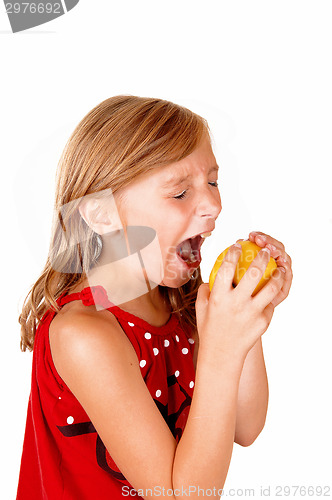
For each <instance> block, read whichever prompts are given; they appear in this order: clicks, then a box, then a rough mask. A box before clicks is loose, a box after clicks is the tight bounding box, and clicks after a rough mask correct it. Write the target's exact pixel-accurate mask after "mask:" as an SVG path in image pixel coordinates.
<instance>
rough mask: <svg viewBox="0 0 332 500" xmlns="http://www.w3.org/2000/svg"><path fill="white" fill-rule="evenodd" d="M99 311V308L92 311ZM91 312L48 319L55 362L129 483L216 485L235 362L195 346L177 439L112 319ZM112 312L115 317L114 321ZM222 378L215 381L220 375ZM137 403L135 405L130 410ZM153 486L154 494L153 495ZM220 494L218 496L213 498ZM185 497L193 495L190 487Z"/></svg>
mask: <svg viewBox="0 0 332 500" xmlns="http://www.w3.org/2000/svg"><path fill="white" fill-rule="evenodd" d="M95 314H96V315H98V314H99V313H95ZM111 319H112V323H113V324H110V321H109V320H107V321H106V320H105V319H102V318H101V316H99V317H98V316H94V317H92V315H91V314H75V315H74V314H73V315H72V316H71V319H70V320H68V319H67V321H66V322H64V320H63V319H60V318H59V321H58V322H57V323H56V322H55V320H53V322H52V323H51V326H50V343H51V351H52V357H53V361H54V364H55V366H56V369H57V371H58V372H59V374H60V376H61V377H62V378H63V380H64V381H65V383H66V384H67V385H68V387H69V388H70V389H71V391H72V392H73V394H75V396H76V397H77V399H78V400H79V402H80V403H81V404H82V406H83V408H84V409H85V411H86V412H87V414H88V415H89V417H90V419H91V421H92V422H93V424H94V426H95V428H96V430H97V432H98V434H99V436H100V437H101V439H102V441H103V443H104V444H105V446H106V448H107V450H108V452H109V453H110V455H111V456H112V458H113V459H114V461H115V463H116V464H117V466H118V467H119V469H120V470H121V472H122V473H123V474H124V476H125V477H126V479H127V480H128V481H129V483H130V484H131V485H132V486H133V488H135V490H136V491H137V490H143V491H146V490H148V489H150V490H152V491H153V489H154V487H156V486H157V487H159V490H156V494H155V495H154V494H152V495H149V494H148V495H146V496H144V498H146V499H150V498H151V499H152V498H156V497H157V496H160V488H165V491H167V490H168V491H169V490H170V489H173V491H174V496H170V495H168V494H167V498H170V499H173V500H175V498H176V499H178V498H186V494H185V493H184V496H182V494H181V492H182V488H183V490H185V489H186V491H187V493H188V492H189V487H190V486H193V485H197V486H199V487H200V488H208V487H211V486H212V487H218V488H222V487H223V484H224V481H225V478H226V475H227V471H228V467H229V463H230V459H231V454H232V448H233V443H234V432H235V420H236V407H237V391H238V386H239V380H240V375H241V371H242V364H243V361H244V357H243V360H242V361H238V362H236V361H235V360H234V359H230V356H229V355H228V354H227V355H225V356H223V355H222V353H221V354H220V355H218V356H215V354H216V353H215V351H213V350H211V349H209V348H204V347H205V346H204V345H203V347H201V349H200V353H199V356H198V360H197V375H196V382H195V389H194V394H193V400H192V405H191V408H190V411H189V416H188V421H187V425H186V427H185V429H184V433H183V435H182V437H181V439H180V442H179V444H177V443H176V441H175V439H174V437H173V435H172V433H171V431H170V430H169V428H168V426H167V424H166V423H165V421H164V419H163V417H162V415H161V414H160V412H159V410H158V408H157V406H156V405H155V403H154V401H153V399H152V397H151V395H150V393H149V391H148V389H147V387H146V385H145V382H144V380H143V378H142V376H141V372H140V368H139V362H138V359H137V356H136V353H135V351H134V348H133V346H132V345H131V343H130V341H129V340H128V338H127V337H126V335H125V333H124V332H123V331H122V329H121V328H120V326H119V325H118V323H117V321H116V320H115V319H114V318H113V317H111ZM113 319H114V321H113ZM220 381H222V382H220ZM137 408H139V411H137ZM158 492H159V495H158ZM219 496H220V495H218V498H219ZM190 498H192V499H197V498H198V496H197V494H195V493H194V492H193V491H192V490H191V494H190Z"/></svg>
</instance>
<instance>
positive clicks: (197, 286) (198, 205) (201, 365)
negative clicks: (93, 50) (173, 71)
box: [17, 96, 292, 500]
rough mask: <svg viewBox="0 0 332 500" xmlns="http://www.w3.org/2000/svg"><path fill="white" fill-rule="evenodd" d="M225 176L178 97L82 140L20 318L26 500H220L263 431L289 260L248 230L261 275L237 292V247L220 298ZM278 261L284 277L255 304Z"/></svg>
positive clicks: (112, 103) (124, 111) (135, 107)
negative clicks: (266, 350)
mask: <svg viewBox="0 0 332 500" xmlns="http://www.w3.org/2000/svg"><path fill="white" fill-rule="evenodd" d="M217 177H218V165H217V163H216V159H215V157H214V154H213V152H212V149H211V141H210V135H209V129H208V125H207V123H206V121H205V120H204V119H203V118H201V117H200V116H198V115H196V114H194V113H192V112H191V111H189V110H188V109H185V108H183V107H181V106H178V105H176V104H173V103H171V102H168V101H164V100H161V99H152V98H141V97H135V96H117V97H113V98H110V99H107V100H105V101H104V102H102V103H101V104H99V105H98V106H96V107H95V108H94V109H93V110H92V111H91V112H89V113H88V114H87V116H86V117H85V118H84V119H83V120H82V121H81V122H80V123H79V125H78V126H77V128H76V129H75V131H74V132H73V134H72V136H71V138H70V139H69V141H68V143H67V145H66V147H65V150H64V153H63V155H62V157H61V160H60V163H59V167H58V172H57V185H56V199H55V214H56V217H55V219H54V224H53V230H52V237H51V245H50V251H49V255H48V259H47V262H46V265H45V268H44V270H43V272H42V274H41V276H40V277H39V279H38V280H37V281H36V283H35V284H34V285H33V286H32V288H31V290H30V292H29V294H28V296H27V298H26V300H25V303H24V306H23V311H22V314H21V315H20V317H19V321H20V324H21V328H22V339H21V349H22V350H26V349H27V348H28V349H30V350H32V349H33V351H34V355H33V368H32V386H31V394H30V399H29V405H28V415H27V424H26V432H25V438H24V445H23V454H22V462H21V471H20V478H19V485H18V494H17V498H18V500H23V499H34V500H38V499H47V500H51V499H54V500H61V499H63V500H65V499H66V500H67V499H77V500H85V499H89V500H90V499H98V500H102V499H106V498H107V499H110V498H112V499H117V498H122V497H123V496H129V495H130V496H134V495H139V496H140V497H143V498H145V499H148V498H155V497H157V496H158V497H160V496H161V495H164V496H166V495H167V497H168V498H173V499H175V498H185V497H188V496H191V498H198V497H199V496H202V495H203V492H204V494H206V495H209V496H214V497H220V495H221V494H222V491H221V489H222V488H223V485H224V482H225V480H226V475H227V471H228V467H229V464H230V459H231V454H232V449H233V443H234V441H235V442H236V443H239V444H241V445H243V446H247V445H249V444H251V443H252V442H253V441H254V440H255V438H256V437H257V435H258V434H259V433H260V431H261V430H262V428H263V426H264V422H265V416H266V410H267V399H268V385H267V378H266V372H265V365H264V359H263V353H262V346H261V336H262V334H263V333H264V332H265V331H266V329H267V328H268V325H269V323H270V321H271V318H272V315H273V311H274V307H275V306H276V305H277V304H279V303H280V302H281V301H282V300H284V298H285V297H286V296H287V295H288V291H289V288H290V285H291V280H292V271H291V260H290V257H289V256H288V255H287V254H286V252H285V249H284V247H283V245H282V243H280V242H278V241H277V240H274V239H273V238H271V237H270V236H267V235H263V233H252V234H251V235H250V239H251V240H252V241H256V243H257V244H259V245H260V246H262V247H263V248H262V251H261V252H259V253H258V255H257V257H256V258H255V260H254V262H253V263H252V265H251V268H250V270H251V271H252V272H247V273H246V274H245V276H244V278H243V279H242V280H241V282H240V284H239V285H238V286H237V287H236V288H235V289H234V288H233V287H232V278H233V276H234V272H235V266H236V263H237V260H238V258H239V256H240V253H241V250H240V248H239V245H238V244H235V245H233V246H232V247H231V248H230V250H229V252H228V254H227V256H226V258H225V260H224V261H223V263H222V265H221V267H220V269H219V271H218V274H217V277H216V279H215V284H214V287H213V290H212V292H211V293H210V292H209V286H208V284H205V283H202V278H201V274H200V268H199V265H200V262H201V254H200V248H201V245H202V243H203V241H204V239H205V238H206V237H207V236H209V235H210V234H211V232H212V231H213V229H214V227H215V221H216V219H217V217H218V215H219V213H220V211H221V201H220V195H219V190H218V184H217ZM260 238H261V239H260ZM270 253H271V255H272V256H273V257H274V258H275V259H276V260H277V263H278V269H277V270H279V272H275V274H274V275H273V277H272V278H271V279H270V280H269V282H268V283H267V284H266V285H265V286H264V288H263V289H262V290H261V291H260V292H259V293H258V294H257V295H256V296H254V297H252V296H251V294H252V292H253V290H254V289H255V287H256V285H257V283H258V282H259V281H260V278H261V276H262V274H263V272H264V269H265V267H266V265H267V262H268V260H269V258H270ZM280 271H285V272H280ZM120 306H121V307H120ZM36 327H37V328H36Z"/></svg>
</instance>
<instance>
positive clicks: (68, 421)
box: [67, 417, 74, 425]
mask: <svg viewBox="0 0 332 500" xmlns="http://www.w3.org/2000/svg"><path fill="white" fill-rule="evenodd" d="M73 422H74V417H68V418H67V424H69V425H70V424H72V423H73Z"/></svg>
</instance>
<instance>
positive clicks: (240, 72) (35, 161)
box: [0, 0, 332, 500]
mask: <svg viewBox="0 0 332 500" xmlns="http://www.w3.org/2000/svg"><path fill="white" fill-rule="evenodd" d="M331 24H332V4H331V2H330V1H320V0H319V1H315V2H314V1H304V0H301V1H295V0H287V1H285V0H279V1H278V2H272V1H268V0H262V1H257V0H255V1H248V0H246V1H233V2H230V1H228V2H226V1H216V0H215V1H212V0H210V1H205V2H202V1H200V2H198V1H193V0H190V1H189V0H181V1H175V0H169V1H168V2H156V1H155V0H154V1H147V0H141V1H139V2H138V1H136V0H135V1H122V2H112V1H109V0H99V1H98V2H93V1H92V0H90V1H88V0H85V1H84V0H81V2H80V3H79V4H78V6H77V7H75V8H74V9H73V10H72V11H70V12H69V13H68V14H66V15H65V16H63V17H60V18H59V19H56V20H55V21H52V22H50V23H48V24H45V25H43V26H39V27H37V28H35V29H32V30H28V31H26V32H22V33H17V34H12V33H11V31H10V26H9V22H8V19H7V17H6V14H5V11H4V6H3V4H2V3H1V8H0V44H1V47H0V50H1V69H2V71H1V75H2V76H1V92H0V100H1V115H0V116H1V118H0V121H1V150H0V154H1V163H0V164H1V181H2V182H1V197H0V200H1V220H2V238H1V262H2V284H1V292H2V298H1V311H2V312H1V320H2V328H1V343H2V349H1V363H0V367H1V396H2V397H1V399H2V404H1V408H2V409H1V417H0V418H1V423H0V427H1V438H0V439H1V443H0V450H1V461H2V463H1V468H0V470H1V476H2V478H1V483H0V496H1V498H3V499H6V500H7V499H12V498H15V494H16V487H17V478H18V472H19V465H20V458H21V451H22V442H23V435H24V427H25V418H26V408H27V403H28V396H29V390H30V375H31V359H32V356H31V353H21V352H20V350H19V335H20V332H19V324H18V321H17V318H18V315H19V312H20V308H21V306H22V303H23V300H24V298H25V296H26V294H27V293H28V291H29V287H30V286H31V285H32V284H33V283H34V282H35V281H36V280H37V278H38V277H39V273H40V272H41V271H42V269H43V266H44V263H45V260H46V256H47V250H48V244H49V235H50V226H51V218H52V207H53V201H54V176H55V170H56V165H57V162H58V160H59V157H60V154H61V151H62V149H63V147H64V145H65V142H66V140H67V139H68V137H69V135H70V133H71V132H72V130H73V128H74V127H75V126H76V124H77V123H78V122H79V121H80V120H81V119H82V118H83V116H84V115H85V114H86V113H87V112H88V111H89V110H90V109H92V107H94V106H95V105H96V104H98V103H99V102H101V101H102V100H104V99H106V98H107V97H110V96H112V95H117V94H135V95H140V96H149V97H161V98H164V99H167V100H172V101H175V102H177V103H179V104H183V105H185V106H187V107H190V108H191V109H192V110H193V111H196V112H198V113H200V114H202V115H203V116H204V117H206V118H207V119H208V121H209V124H210V126H211V128H212V132H213V134H214V138H215V143H216V155H217V160H218V163H219V164H220V167H221V175H220V190H221V197H222V203H223V210H222V213H221V215H220V217H219V219H218V222H217V229H216V232H215V234H214V235H213V236H212V237H211V239H210V241H209V242H208V241H207V242H206V244H205V249H204V250H203V259H204V260H203V263H202V266H201V267H202V272H203V277H204V278H205V281H207V279H208V275H209V271H210V269H211V267H212V265H213V263H214V260H215V258H216V257H217V255H218V254H219V253H220V252H221V251H222V250H223V249H224V248H225V247H226V246H228V245H230V244H232V243H234V242H235V240H236V239H238V238H245V239H246V238H247V237H248V234H249V232H250V231H253V230H258V231H263V232H266V233H268V234H270V235H272V236H274V237H275V238H277V239H278V240H280V241H282V242H283V243H284V244H285V246H286V250H287V252H288V253H289V254H290V256H291V257H292V260H293V272H294V279H293V286H292V289H291V293H290V295H289V297H288V298H287V299H286V301H285V302H283V303H282V304H281V305H279V306H278V307H277V308H276V310H275V313H274V318H273V320H272V323H271V325H270V327H269V329H268V330H267V332H266V333H265V334H264V336H263V345H264V352H265V360H266V366H267V371H268V377H269V384H270V402H269V411H268V416H267V421H266V425H265V428H264V430H263V431H262V433H261V435H260V436H259V437H258V439H257V440H256V442H255V443H254V444H253V445H252V446H250V447H248V448H242V447H240V446H238V445H235V447H234V452H233V459H232V462H231V466H230V470H229V474H228V478H227V482H226V485H225V489H226V490H229V489H231V488H243V489H244V488H253V489H255V493H256V495H255V496H256V497H257V498H258V497H260V488H261V486H263V487H264V488H268V487H270V488H271V490H270V494H271V496H274V494H275V493H276V486H277V485H281V486H284V485H304V486H309V485H313V486H317V485H322V486H324V485H329V486H331V482H332V481H331V444H332V442H331V421H332V414H331V413H332V412H331V380H332V377H331V375H332V373H331V340H330V339H331V334H332V329H331V314H330V310H331V309H330V308H331V305H330V303H331V298H332V297H331V278H332V276H331V263H330V257H329V256H330V254H331V243H332V239H331V230H332V207H331V159H332V152H331V151H332V148H331V132H332V118H331V117H332V97H331V95H332V92H331V89H332V71H331V52H332V30H331ZM203 248H204V247H203ZM329 494H330V495H332V488H331V489H330V491H329ZM242 496H244V493H243V494H242ZM298 496H299V493H298V494H297V497H298ZM307 496H308V498H309V495H307ZM305 497H306V496H305ZM302 498H303V496H302ZM311 498H312V497H311Z"/></svg>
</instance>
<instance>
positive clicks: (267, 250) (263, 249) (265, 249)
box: [261, 247, 270, 255]
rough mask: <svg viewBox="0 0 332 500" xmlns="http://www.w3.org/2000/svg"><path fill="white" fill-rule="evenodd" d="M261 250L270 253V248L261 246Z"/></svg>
mask: <svg viewBox="0 0 332 500" xmlns="http://www.w3.org/2000/svg"><path fill="white" fill-rule="evenodd" d="M261 252H267V253H268V254H269V255H270V250H269V249H268V248H266V247H264V248H262V250H261Z"/></svg>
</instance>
